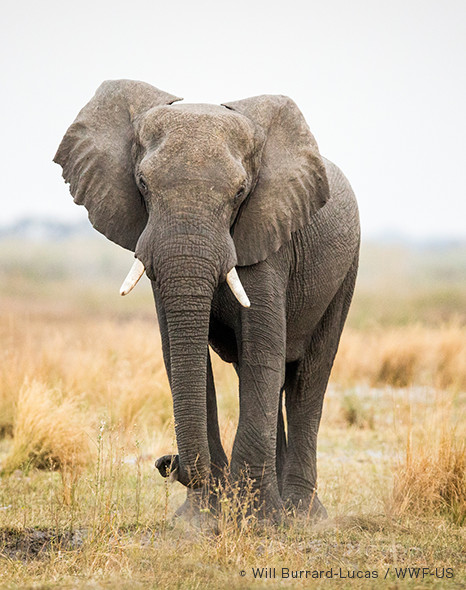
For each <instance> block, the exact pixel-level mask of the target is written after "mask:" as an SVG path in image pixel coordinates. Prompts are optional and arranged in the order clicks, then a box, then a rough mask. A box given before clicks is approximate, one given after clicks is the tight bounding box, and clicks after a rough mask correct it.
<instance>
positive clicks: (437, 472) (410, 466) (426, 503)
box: [391, 407, 466, 525]
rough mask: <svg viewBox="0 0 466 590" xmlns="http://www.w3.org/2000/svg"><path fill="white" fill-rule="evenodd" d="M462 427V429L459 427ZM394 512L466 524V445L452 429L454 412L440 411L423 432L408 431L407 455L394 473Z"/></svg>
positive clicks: (455, 429) (432, 417) (425, 426)
mask: <svg viewBox="0 0 466 590" xmlns="http://www.w3.org/2000/svg"><path fill="white" fill-rule="evenodd" d="M460 426H461V425H460ZM391 501H392V508H393V509H394V512H395V513H397V514H403V513H405V512H412V513H414V514H416V515H422V514H425V515H433V514H435V513H439V512H441V513H443V514H445V515H446V516H447V517H448V518H450V519H451V520H452V521H453V522H454V523H455V524H458V525H462V524H464V523H465V521H466V444H465V439H464V437H463V436H461V435H460V434H459V433H458V430H457V428H456V427H455V426H454V425H452V420H451V408H450V409H449V411H445V408H442V407H439V409H438V411H437V412H436V413H435V414H434V415H433V416H431V418H430V419H429V420H426V421H425V423H424V424H423V428H422V430H420V431H419V432H417V433H413V432H412V429H411V426H409V429H408V437H407V442H406V453H405V456H404V459H403V460H402V461H401V462H399V463H398V465H397V466H396V471H395V478H394V486H393V496H392V500H391Z"/></svg>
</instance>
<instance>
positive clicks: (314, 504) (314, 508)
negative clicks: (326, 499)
mask: <svg viewBox="0 0 466 590" xmlns="http://www.w3.org/2000/svg"><path fill="white" fill-rule="evenodd" d="M285 506H286V508H287V510H288V511H289V512H292V513H293V514H295V515H296V516H300V517H304V518H305V519H306V520H313V521H317V520H326V519H327V518H328V514H327V510H326V509H325V506H324V505H323V504H322V502H321V501H320V500H319V497H318V496H317V494H316V493H315V494H313V495H312V496H311V497H310V498H309V497H306V498H303V497H299V496H293V495H291V496H288V497H287V499H286V502H285Z"/></svg>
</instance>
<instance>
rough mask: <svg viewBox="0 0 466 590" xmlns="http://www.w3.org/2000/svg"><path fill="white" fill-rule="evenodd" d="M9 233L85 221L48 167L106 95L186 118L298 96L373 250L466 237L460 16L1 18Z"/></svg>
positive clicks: (126, 6)
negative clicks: (165, 103)
mask: <svg viewBox="0 0 466 590" xmlns="http://www.w3.org/2000/svg"><path fill="white" fill-rule="evenodd" d="M0 44H1V80H2V92H1V94H0V103H1V109H0V113H1V118H2V120H1V129H2V141H1V144H0V149H1V157H0V165H1V170H0V172H1V176H0V178H1V183H2V184H1V209H0V224H2V225H3V224H6V223H10V222H12V221H14V220H16V219H19V218H21V217H24V216H29V215H39V216H41V217H46V218H50V219H52V218H53V219H62V220H73V219H85V218H86V212H85V210H84V209H83V208H82V207H78V206H76V205H74V204H73V201H72V198H71V196H70V195H69V192H68V188H67V186H66V185H65V184H64V182H63V180H62V178H61V169H60V168H59V166H57V165H56V164H53V163H52V158H53V156H54V154H55V151H56V148H57V146H58V144H59V142H60V140H61V138H62V136H63V134H64V133H65V131H66V129H67V127H68V126H69V124H70V123H71V122H72V121H73V119H74V118H75V116H76V114H77V112H78V110H79V109H80V108H81V107H82V106H84V104H85V103H86V102H87V101H88V100H89V99H90V98H91V96H92V95H93V94H94V92H95V90H96V88H97V87H98V86H99V84H100V83H101V82H102V81H103V80H105V79H115V78H131V79H136V80H144V81H146V82H149V83H151V84H153V85H154V86H157V87H158V88H161V89H163V90H166V91H167V92H170V93H173V94H176V95H178V96H183V97H184V98H185V101H187V102H212V103H220V102H225V101H230V100H235V99H239V98H245V97H248V96H254V95H257V94H265V93H267V94H274V93H276V94H287V95H288V96H290V97H292V98H293V99H294V100H295V102H296V103H297V104H298V106H299V107H300V108H301V110H302V111H303V113H304V115H305V117H306V119H307V121H308V123H309V126H310V128H311V131H312V132H313V134H314V136H315V137H316V139H317V142H318V144H319V147H320V150H321V152H322V154H323V155H325V156H326V157H328V158H329V159H331V160H333V161H334V162H335V163H337V164H338V165H339V166H340V167H341V168H342V170H343V171H344V172H345V174H346V175H347V177H348V178H349V180H350V182H351V184H352V186H353V188H354V190H355V192H356V195H357V197H358V200H359V204H360V212H361V222H362V227H363V235H364V236H366V237H369V236H373V235H377V234H381V233H385V232H395V233H402V234H405V235H407V236H409V237H422V238H426V237H466V194H465V183H464V176H465V169H466V147H465V146H466V142H465V137H466V117H465V104H466V79H465V78H466V60H465V56H466V2H465V0H351V1H349V0H325V1H324V0H302V1H296V0H286V1H284V0H280V1H278V0H267V1H262V0H259V1H255V0H228V1H227V2H224V1H222V0H215V1H207V0H176V1H173V2H170V1H167V0H164V1H163V2H161V1H159V0H152V1H146V0H127V1H124V2H123V1H120V0H111V1H106V0H104V1H99V0H92V1H89V0H79V2H67V1H64V0H41V1H37V0H26V1H25V0H23V1H18V2H3V3H2V14H1V22H0Z"/></svg>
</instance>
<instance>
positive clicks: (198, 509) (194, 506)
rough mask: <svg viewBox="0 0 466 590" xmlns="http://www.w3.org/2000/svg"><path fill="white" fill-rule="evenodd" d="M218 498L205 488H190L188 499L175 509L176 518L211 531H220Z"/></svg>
mask: <svg viewBox="0 0 466 590" xmlns="http://www.w3.org/2000/svg"><path fill="white" fill-rule="evenodd" d="M215 500H216V499H215V498H213V495H212V494H209V493H208V492H207V491H206V490H205V489H202V488H200V489H196V490H192V489H188V490H187V494H186V500H185V501H184V502H183V504H182V505H181V506H180V507H179V508H178V509H177V510H176V511H175V514H174V518H175V520H181V521H183V522H186V523H188V524H189V525H191V526H193V527H195V528H197V529H200V530H204V531H209V532H211V533H214V534H217V533H218V521H217V518H216V501H215Z"/></svg>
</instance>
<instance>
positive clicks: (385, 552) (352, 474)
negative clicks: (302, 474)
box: [0, 238, 466, 588]
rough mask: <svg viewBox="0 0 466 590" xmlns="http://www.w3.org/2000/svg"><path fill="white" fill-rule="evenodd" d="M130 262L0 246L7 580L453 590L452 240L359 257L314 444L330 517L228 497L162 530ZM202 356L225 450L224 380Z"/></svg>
mask: <svg viewBox="0 0 466 590" xmlns="http://www.w3.org/2000/svg"><path fill="white" fill-rule="evenodd" d="M381 260H383V263H381ZM131 261H132V259H131V255H130V254H128V253H124V252H120V253H118V252H117V249H116V247H115V246H112V245H111V244H107V243H105V242H103V241H102V242H97V243H96V242H95V241H93V240H88V239H84V238H75V239H73V240H66V241H64V242H62V243H61V244H56V243H54V244H43V243H36V244H30V243H29V244H25V243H24V242H18V241H15V240H10V241H9V242H6V241H4V242H3V243H2V244H0V279H1V281H0V284H1V287H0V297H1V307H0V334H1V343H2V348H1V351H0V363H1V364H0V468H1V469H2V476H1V477H0V585H1V586H2V587H5V588H27V587H40V588H126V587H128V588H129V587H131V588H143V587H144V588H146V587H149V588H223V587H230V588H249V587H256V586H258V587H269V588H275V587H290V588H291V587H293V588H295V587H296V588H301V587H304V586H312V587H315V588H332V587H334V588H350V587H360V586H364V587H367V588H373V587H380V588H405V587H406V588H424V587H432V588H460V587H464V584H465V583H466V573H465V561H466V560H465V552H464V547H465V545H466V538H465V534H464V532H465V529H464V525H465V522H466V483H465V469H466V450H465V442H464V441H465V433H466V426H465V420H464V416H465V408H466V395H465V392H466V361H465V359H466V328H465V325H466V285H465V283H464V277H465V276H466V248H465V247H464V245H454V244H453V245H450V246H449V247H446V246H445V247H443V248H440V249H439V248H438V247H437V248H433V247H432V248H423V249H419V248H413V247H407V246H399V245H398V246H396V247H395V246H387V245H366V246H365V248H364V250H363V256H362V261H361V273H360V279H359V283H358V288H357V292H356V296H355V300H354V305H353V308H352V311H351V315H350V318H349V321H348V327H347V329H346V330H345V333H344V336H343V339H342V342H341V347H340V351H339V353H338V357H337V359H336V362H335V367H334V371H333V375H332V381H331V384H330V387H329V391H328V394H327V396H326V401H325V407H324V414H323V421H322V427H321V432H320V438H319V449H318V462H319V495H320V496H321V498H322V500H323V502H324V503H325V505H326V507H327V509H328V511H329V515H330V518H329V519H328V521H325V522H321V523H310V522H306V520H305V519H292V520H290V522H288V523H286V524H285V525H284V526H281V527H271V526H265V525H264V524H263V523H260V522H258V521H257V520H256V519H255V518H254V517H248V518H241V509H242V507H241V506H238V504H237V502H236V501H235V497H234V494H229V495H227V494H225V495H224V497H223V502H222V506H223V509H222V514H221V515H220V517H219V519H218V522H217V523H216V527H215V528H216V530H215V531H214V530H213V529H212V526H211V521H210V520H209V519H208V518H207V515H206V521H205V523H203V524H202V525H201V527H200V528H199V529H194V528H190V527H187V526H186V525H184V524H183V523H181V522H177V521H174V520H173V518H172V516H173V512H174V510H175V509H176V507H177V506H178V505H179V504H181V502H182V501H183V499H184V494H185V492H184V490H183V488H182V487H181V486H180V485H179V484H169V483H167V482H166V481H165V480H162V478H160V476H159V475H158V474H156V473H155V470H154V468H153V462H154V459H155V458H156V457H158V456H159V455H161V454H165V453H169V452H173V451H174V450H175V449H176V445H175V437H174V429H173V418H172V407H171V398H170V392H169V388H168V385H167V381H166V377H165V371H164V367H163V362H162V358H161V353H160V343H159V337H158V333H157V327H156V323H155V315H154V311H153V304H152V300H151V293H150V289H149V287H148V284H147V283H146V284H144V285H142V286H141V288H138V289H137V290H136V291H135V292H134V293H133V294H131V297H129V298H120V297H119V295H118V287H119V284H120V282H121V278H122V277H124V275H125V274H126V270H127V268H128V267H129V265H130V264H131ZM214 361H215V362H214V371H215V376H216V383H217V390H218V397H219V411H220V419H221V430H222V438H223V440H224V443H225V446H226V448H227V449H230V448H231V445H232V442H233V437H234V432H235V424H236V420H237V394H236V387H237V383H236V377H235V375H234V372H233V371H232V370H231V368H230V367H228V366H226V365H225V364H223V363H222V362H221V361H220V360H219V359H217V358H216V359H214ZM406 567H410V568H423V567H425V568H429V572H428V573H427V572H426V571H425V572H424V578H422V570H416V569H411V570H410V571H407V570H403V569H402V568H406ZM253 568H275V576H276V577H275V578H270V577H268V578H264V574H265V570H262V576H263V577H262V578H258V577H257V576H258V572H257V570H255V569H253ZM282 568H288V571H287V570H286V569H284V570H283V571H282ZM395 568H397V570H395ZM242 571H243V572H245V575H244V576H242V575H241V572H242ZM254 571H255V572H256V578H255V577H254ZM300 571H303V572H306V571H308V572H310V573H309V574H308V578H307V579H306V578H305V577H303V576H305V575H306V574H305V573H303V574H301V577H299V578H292V577H291V575H292V574H291V572H294V573H295V575H298V576H299V575H300V574H298V573H297V572H300ZM316 571H318V572H322V574H320V576H321V577H320V578H311V577H309V576H311V575H314V576H315V575H316V574H315V573H314V574H312V572H316ZM358 571H359V572H363V573H364V574H365V573H366V572H370V574H369V575H371V576H372V577H371V578H370V579H362V580H361V579H357V578H356V579H352V578H351V577H350V576H351V575H352V573H353V572H358ZM387 571H388V573H387ZM403 571H404V576H405V577H404V578H403V577H402V576H403ZM329 572H331V573H332V575H333V578H330V577H329V576H330V573H329ZM372 572H377V575H378V577H377V578H375V577H373V576H374V575H375V574H374V573H372ZM452 572H453V577H450V576H451V574H452ZM287 573H288V574H289V577H288V578H286V577H282V574H283V575H286V574H287ZM431 573H432V574H433V575H430V574H431ZM270 574H273V569H272V570H271V571H270ZM337 574H338V575H339V576H340V575H341V576H342V578H340V577H337ZM386 574H387V575H386ZM355 575H356V576H357V573H355ZM385 575H386V578H385V579H384V576H385ZM344 576H347V577H346V578H345V577H344ZM440 576H443V577H440Z"/></svg>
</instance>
